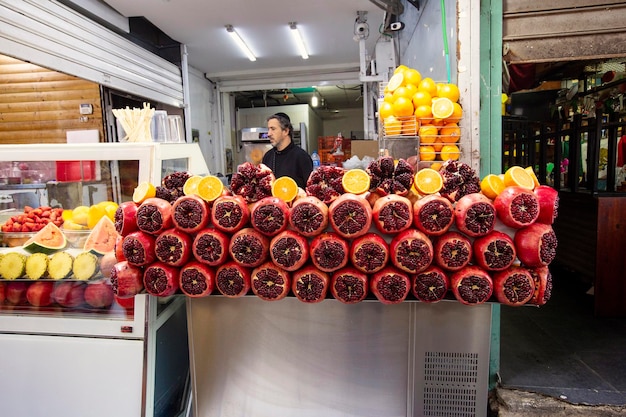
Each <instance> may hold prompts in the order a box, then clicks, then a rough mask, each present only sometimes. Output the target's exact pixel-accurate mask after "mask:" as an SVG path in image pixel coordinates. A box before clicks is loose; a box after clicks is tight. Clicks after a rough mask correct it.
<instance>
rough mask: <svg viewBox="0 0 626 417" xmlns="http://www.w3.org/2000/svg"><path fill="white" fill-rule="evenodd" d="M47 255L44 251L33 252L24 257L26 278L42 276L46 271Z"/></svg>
mask: <svg viewBox="0 0 626 417" xmlns="http://www.w3.org/2000/svg"><path fill="white" fill-rule="evenodd" d="M48 261H49V259H48V255H46V254H45V253H33V254H32V255H29V256H28V257H27V258H26V278H28V279H33V280H34V279H39V278H43V277H44V276H45V275H46V273H47V272H48Z"/></svg>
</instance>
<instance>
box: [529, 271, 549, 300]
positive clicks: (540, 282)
mask: <svg viewBox="0 0 626 417" xmlns="http://www.w3.org/2000/svg"><path fill="white" fill-rule="evenodd" d="M529 271H530V275H531V276H532V277H533V281H534V284H535V287H534V291H533V295H532V297H531V298H530V300H529V301H528V304H534V305H538V306H542V305H544V304H545V303H547V302H548V301H549V300H550V297H551V296H552V274H551V273H550V270H549V269H548V267H547V266H542V267H539V268H530V269H529Z"/></svg>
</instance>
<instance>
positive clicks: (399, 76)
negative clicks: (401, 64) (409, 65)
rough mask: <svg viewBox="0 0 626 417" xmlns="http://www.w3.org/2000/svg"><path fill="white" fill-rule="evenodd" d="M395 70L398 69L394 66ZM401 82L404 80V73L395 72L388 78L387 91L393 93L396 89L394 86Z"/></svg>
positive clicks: (399, 84)
mask: <svg viewBox="0 0 626 417" xmlns="http://www.w3.org/2000/svg"><path fill="white" fill-rule="evenodd" d="M397 70H398V69H397V68H396V71H397ZM403 82H404V74H403V73H402V71H399V72H396V73H395V74H393V75H392V76H391V78H390V79H389V82H388V83H387V87H386V90H387V91H389V92H390V93H393V92H394V91H395V90H396V88H398V87H400V86H401V85H402V83H403Z"/></svg>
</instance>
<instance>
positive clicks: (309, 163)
mask: <svg viewBox="0 0 626 417" xmlns="http://www.w3.org/2000/svg"><path fill="white" fill-rule="evenodd" d="M267 129H268V133H267V136H268V138H269V140H270V143H271V145H272V149H270V150H269V151H267V152H265V155H263V164H265V165H267V166H268V167H269V168H270V169H271V170H272V172H274V176H275V177H276V178H280V177H284V176H288V177H291V178H293V179H294V180H295V181H296V183H297V184H298V187H300V188H302V189H304V188H305V187H306V182H307V180H308V179H309V175H310V174H311V172H312V171H313V160H311V157H310V156H309V154H308V153H307V152H306V151H305V150H304V149H302V148H301V147H299V146H296V145H295V144H294V143H293V141H292V132H293V126H291V120H290V119H289V116H287V115H286V114H285V113H276V114H273V115H271V116H270V117H268V118H267Z"/></svg>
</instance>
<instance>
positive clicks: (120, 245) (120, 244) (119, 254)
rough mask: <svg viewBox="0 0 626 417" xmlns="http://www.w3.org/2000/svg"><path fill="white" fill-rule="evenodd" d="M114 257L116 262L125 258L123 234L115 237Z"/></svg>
mask: <svg viewBox="0 0 626 417" xmlns="http://www.w3.org/2000/svg"><path fill="white" fill-rule="evenodd" d="M115 259H116V260H117V261H118V262H122V261H125V260H126V258H125V257H124V236H122V235H118V236H117V238H115Z"/></svg>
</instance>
